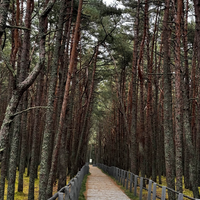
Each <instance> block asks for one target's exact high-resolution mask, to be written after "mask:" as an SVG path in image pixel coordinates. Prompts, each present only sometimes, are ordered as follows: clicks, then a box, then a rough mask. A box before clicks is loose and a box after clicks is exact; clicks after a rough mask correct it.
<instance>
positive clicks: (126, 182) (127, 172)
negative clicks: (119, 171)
mask: <svg viewBox="0 0 200 200" xmlns="http://www.w3.org/2000/svg"><path fill="white" fill-rule="evenodd" d="M126 173H127V176H126V178H127V180H126V189H127V190H128V181H129V174H130V173H129V172H126Z"/></svg>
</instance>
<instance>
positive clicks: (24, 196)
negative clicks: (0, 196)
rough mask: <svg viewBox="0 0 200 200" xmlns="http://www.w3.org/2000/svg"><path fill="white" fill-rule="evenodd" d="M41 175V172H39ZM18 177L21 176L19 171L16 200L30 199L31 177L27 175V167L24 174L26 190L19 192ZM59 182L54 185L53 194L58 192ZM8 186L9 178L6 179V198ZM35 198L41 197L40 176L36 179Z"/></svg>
mask: <svg viewBox="0 0 200 200" xmlns="http://www.w3.org/2000/svg"><path fill="white" fill-rule="evenodd" d="M38 177H39V172H38ZM18 178H19V171H17V172H16V181H15V200H27V199H28V189H29V177H28V176H27V169H26V170H25V173H24V175H23V178H24V179H23V180H24V190H23V191H24V192H18V191H17V186H18ZM57 187H58V184H57V182H56V184H54V186H53V194H54V193H56V192H57ZM7 188H8V180H7V179H6V183H5V194H4V199H6V197H7ZM34 193H35V199H38V197H39V178H37V179H35V189H34Z"/></svg>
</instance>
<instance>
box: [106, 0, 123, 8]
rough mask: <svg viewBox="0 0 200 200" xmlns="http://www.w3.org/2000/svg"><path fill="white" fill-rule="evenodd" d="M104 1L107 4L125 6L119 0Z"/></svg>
mask: <svg viewBox="0 0 200 200" xmlns="http://www.w3.org/2000/svg"><path fill="white" fill-rule="evenodd" d="M103 2H104V3H105V4H106V5H113V6H116V4H117V8H124V6H123V5H122V4H121V3H119V2H117V1H116V0H103Z"/></svg>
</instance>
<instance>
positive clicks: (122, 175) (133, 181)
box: [97, 163, 198, 200]
mask: <svg viewBox="0 0 200 200" xmlns="http://www.w3.org/2000/svg"><path fill="white" fill-rule="evenodd" d="M97 166H98V167H99V168H100V169H102V170H103V171H104V172H106V173H108V174H109V175H110V176H112V177H114V178H115V179H116V180H117V181H119V182H120V183H121V184H122V185H123V186H124V187H126V189H127V190H128V189H129V190H130V192H133V193H134V195H135V196H138V194H137V192H138V190H139V199H140V200H142V199H144V197H143V190H146V191H147V200H151V199H152V200H156V199H161V200H165V199H167V197H166V191H168V192H173V193H175V196H176V199H177V200H183V199H190V200H198V199H195V198H192V197H189V196H187V195H185V194H182V193H179V192H177V191H175V190H173V189H171V188H168V187H166V186H162V185H159V184H157V183H156V182H154V181H152V180H150V179H148V178H144V177H140V176H138V175H135V174H133V173H131V172H129V171H125V170H123V169H119V168H117V167H114V166H112V167H109V166H106V165H104V164H100V163H98V164H97ZM144 181H146V182H148V188H146V187H144ZM145 185H146V184H145ZM152 186H153V189H152ZM158 187H159V188H161V189H162V193H161V196H158V195H157V193H156V190H157V188H158ZM151 196H152V197H151Z"/></svg>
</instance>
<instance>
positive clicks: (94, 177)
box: [85, 165, 130, 200]
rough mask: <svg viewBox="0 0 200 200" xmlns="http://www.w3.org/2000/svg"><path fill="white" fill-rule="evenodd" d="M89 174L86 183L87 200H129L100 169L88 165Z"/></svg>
mask: <svg viewBox="0 0 200 200" xmlns="http://www.w3.org/2000/svg"><path fill="white" fill-rule="evenodd" d="M90 173H91V175H90V176H88V179H87V183H86V189H87V190H86V193H85V196H86V199H87V200H116V199H120V200H130V199H129V198H128V197H127V196H126V195H125V194H124V192H123V191H122V190H121V189H120V186H119V185H117V184H116V182H115V181H114V180H112V178H110V177H109V176H107V175H106V174H104V173H103V172H102V171H101V170H100V169H98V168H97V167H93V166H91V165H90Z"/></svg>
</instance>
